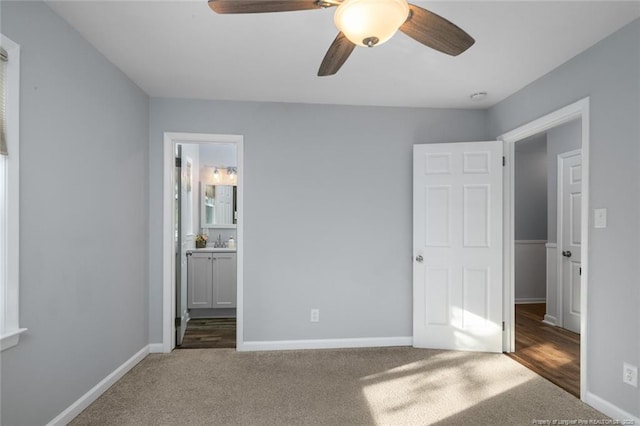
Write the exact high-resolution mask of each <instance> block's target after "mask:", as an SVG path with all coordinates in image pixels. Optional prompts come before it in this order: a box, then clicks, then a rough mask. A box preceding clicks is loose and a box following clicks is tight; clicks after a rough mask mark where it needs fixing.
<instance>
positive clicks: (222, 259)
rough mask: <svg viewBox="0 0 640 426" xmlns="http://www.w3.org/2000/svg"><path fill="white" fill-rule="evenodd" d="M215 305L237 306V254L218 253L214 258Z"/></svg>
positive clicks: (224, 306)
mask: <svg viewBox="0 0 640 426" xmlns="http://www.w3.org/2000/svg"><path fill="white" fill-rule="evenodd" d="M213 307H214V308H235V307H236V254H235V253H224V254H216V255H215V256H214V259H213Z"/></svg>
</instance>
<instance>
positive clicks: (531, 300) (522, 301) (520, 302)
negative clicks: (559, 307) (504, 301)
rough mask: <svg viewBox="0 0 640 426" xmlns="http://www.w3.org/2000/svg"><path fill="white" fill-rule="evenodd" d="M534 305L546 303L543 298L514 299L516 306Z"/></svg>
mask: <svg viewBox="0 0 640 426" xmlns="http://www.w3.org/2000/svg"><path fill="white" fill-rule="evenodd" d="M534 303H547V299H545V298H544V297H521V298H519V299H516V305H531V304H534Z"/></svg>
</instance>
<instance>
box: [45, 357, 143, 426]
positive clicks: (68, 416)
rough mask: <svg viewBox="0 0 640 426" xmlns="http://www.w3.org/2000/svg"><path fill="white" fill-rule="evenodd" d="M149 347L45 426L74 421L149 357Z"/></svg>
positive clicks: (62, 424)
mask: <svg viewBox="0 0 640 426" xmlns="http://www.w3.org/2000/svg"><path fill="white" fill-rule="evenodd" d="M150 346H151V345H147V346H145V347H144V348H142V349H140V350H139V351H138V352H137V353H136V354H135V355H133V356H132V357H131V358H129V359H128V360H126V361H125V362H124V363H123V364H122V365H121V366H120V367H118V368H116V369H115V370H113V372H111V374H109V375H108V376H107V377H105V378H104V379H102V380H101V381H100V382H99V383H98V384H97V385H95V386H94V387H92V388H91V389H90V390H89V391H88V392H87V393H85V394H84V395H82V396H81V397H80V398H78V399H77V400H76V402H74V403H73V404H71V405H70V406H69V407H68V408H67V409H66V410H64V411H63V412H62V413H60V414H58V415H57V416H56V417H55V418H54V419H53V420H51V421H50V422H49V423H47V426H58V425H60V426H64V425H66V424H68V423H69V422H71V420H73V419H75V418H76V417H77V416H78V414H80V413H81V412H82V411H83V410H84V409H86V408H87V407H88V406H89V405H91V404H92V403H93V402H94V401H95V400H96V399H98V398H99V397H100V395H102V394H103V393H105V392H106V391H107V389H109V388H110V387H111V386H113V384H114V383H115V382H117V381H118V380H120V379H121V378H122V376H124V375H125V374H127V373H128V372H129V370H131V369H132V368H133V367H135V366H136V365H137V364H138V363H139V362H140V361H142V360H143V359H144V358H145V357H146V356H147V355H149V348H150Z"/></svg>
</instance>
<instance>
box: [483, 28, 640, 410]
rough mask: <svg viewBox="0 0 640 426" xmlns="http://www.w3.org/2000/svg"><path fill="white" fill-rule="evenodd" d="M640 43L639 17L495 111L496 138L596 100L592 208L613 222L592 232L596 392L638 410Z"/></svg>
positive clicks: (591, 367) (591, 337)
mask: <svg viewBox="0 0 640 426" xmlns="http://www.w3.org/2000/svg"><path fill="white" fill-rule="evenodd" d="M639 43H640V20H636V21H634V22H632V23H631V24H629V25H627V26H626V27H624V28H623V29H622V30H620V31H618V32H616V33H614V34H613V35H611V36H610V37H608V38H606V39H605V40H603V41H601V42H600V43H598V44H596V45H595V46H594V47H592V48H591V49H589V50H587V51H585V52H583V53H582V54H580V55H578V56H576V57H575V58H573V59H572V60H570V61H569V62H567V63H565V64H564V65H562V66H560V67H558V68H557V69H555V70H554V71H552V72H551V73H549V74H547V75H545V76H544V77H542V78H540V79H539V80H537V81H535V82H534V83H532V84H530V85H529V86H527V87H525V88H524V89H522V90H521V91H519V92H518V93H516V94H515V95H513V96H511V97H509V98H508V99H506V100H504V101H503V102H501V103H499V104H498V105H496V106H495V107H493V108H491V109H490V110H489V112H488V113H489V117H488V118H489V125H490V135H491V136H492V137H496V136H498V135H500V134H502V133H504V132H506V131H508V130H511V129H513V128H515V127H517V126H520V125H522V124H525V123H528V122H530V121H532V120H534V119H536V118H538V117H540V116H542V115H544V114H547V113H550V112H552V111H554V110H557V109H559V108H561V107H563V106H565V105H568V104H570V103H572V102H575V101H577V100H579V99H581V98H583V97H586V96H589V97H590V99H591V103H590V105H591V107H590V116H591V117H590V118H591V119H590V140H591V145H590V158H591V160H590V178H591V182H590V191H589V193H590V197H591V198H590V207H591V213H592V212H593V210H592V209H593V208H598V207H606V208H607V209H608V211H609V227H608V228H606V229H593V227H592V226H591V227H590V231H589V238H590V247H589V253H588V259H589V284H588V294H589V306H588V310H589V324H588V327H589V329H588V335H587V338H588V348H587V351H588V353H589V357H588V365H587V371H588V385H589V389H588V390H589V392H591V393H593V394H595V395H596V396H598V397H600V398H603V399H604V400H606V401H609V402H611V403H613V404H615V405H616V406H618V407H620V408H622V409H624V410H626V411H627V412H629V413H631V414H633V415H635V416H639V415H640V393H639V391H638V388H633V387H631V386H629V385H626V384H624V383H622V364H623V362H625V361H626V362H629V363H632V364H634V365H639V364H640V345H639V342H640V310H639V309H638V306H640V291H639V286H638V277H639V276H640V175H639V173H640V168H639V167H638V164H639V162H640V143H638V141H639V140H640V121H638V117H640V78H639V77H640V47H639ZM583 259H584V258H583ZM582 368H585V366H584V365H583V366H582Z"/></svg>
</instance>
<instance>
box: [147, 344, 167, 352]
mask: <svg viewBox="0 0 640 426" xmlns="http://www.w3.org/2000/svg"><path fill="white" fill-rule="evenodd" d="M149 353H150V354H162V353H164V344H162V343H151V344H150V345H149Z"/></svg>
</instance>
